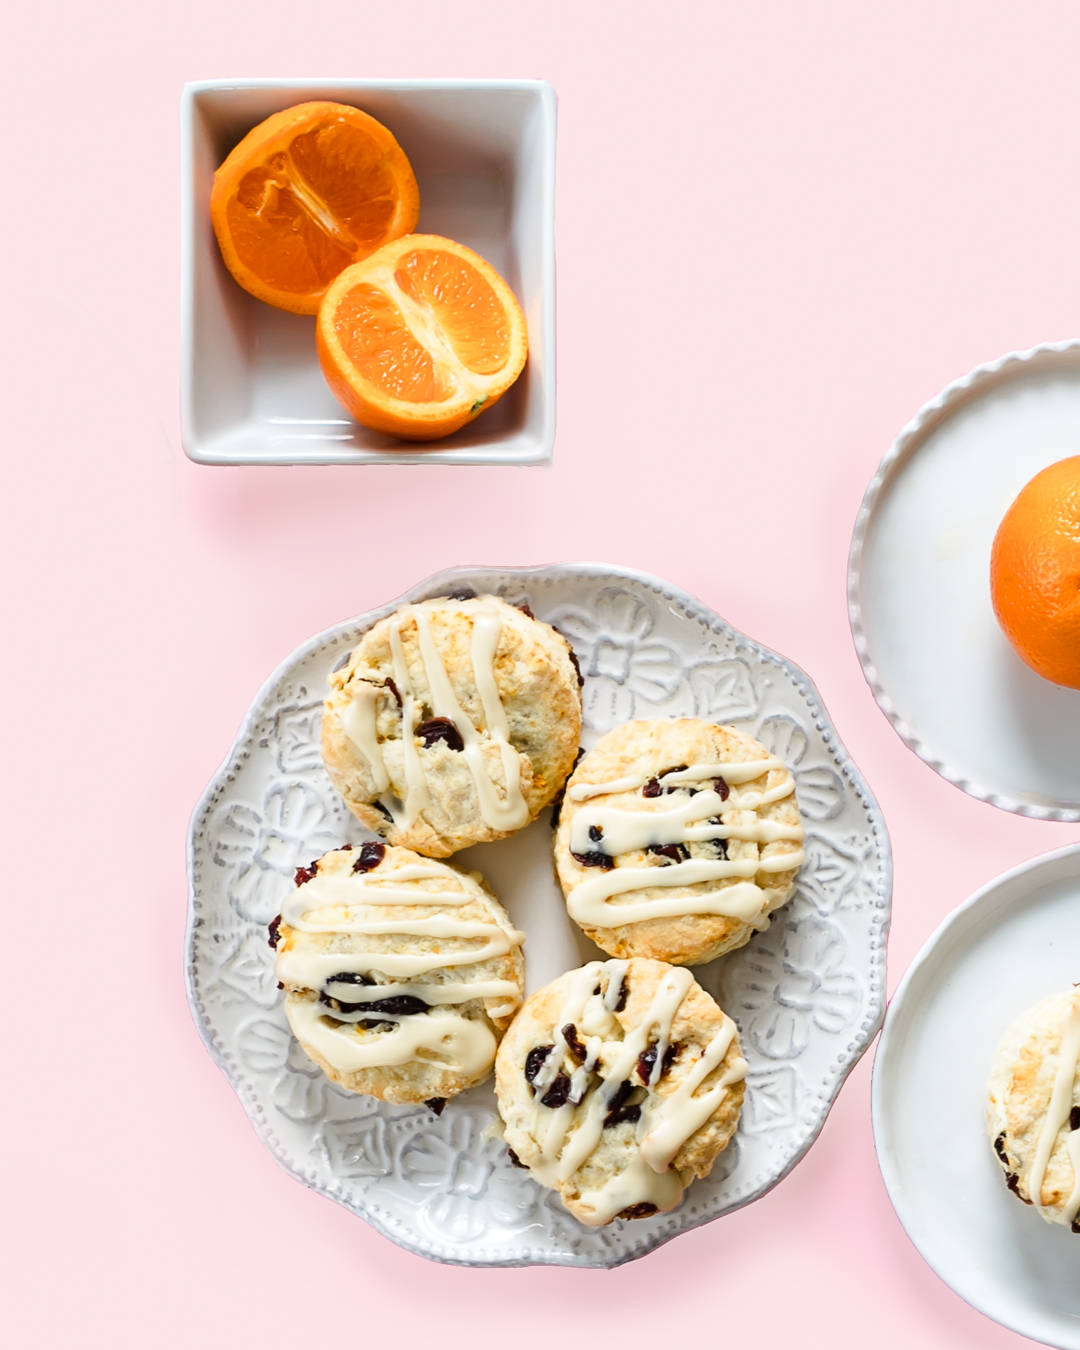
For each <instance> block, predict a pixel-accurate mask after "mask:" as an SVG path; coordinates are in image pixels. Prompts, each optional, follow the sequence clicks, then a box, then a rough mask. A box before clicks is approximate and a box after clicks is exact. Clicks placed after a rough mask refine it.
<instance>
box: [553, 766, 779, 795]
mask: <svg viewBox="0 0 1080 1350" xmlns="http://www.w3.org/2000/svg"><path fill="white" fill-rule="evenodd" d="M770 769H785V765H784V763H783V761H782V760H779V759H776V758H774V756H772V755H770V756H769V758H768V759H748V760H742V761H737V760H733V761H732V762H731V763H730V764H691V765H690V766H689V768H686V769H680V770H679V771H678V772H677V773H665V774H663V775H661V777H660V779H659V782H660V786H661V787H681V786H684V785H686V784H690V783H700V782H702V781H703V780H704V779H706V778H723V780H724V782H725V783H727V784H728V786H729V787H739V786H741V785H742V784H743V783H752V782H753V780H754V779H755V778H760V777H761V775H762V774H763V773H768V772H769V770H770ZM785 772H786V769H785ZM653 777H655V775H654V774H651V773H634V774H628V775H627V776H626V777H625V778H613V779H612V780H611V781H610V782H608V783H575V784H574V785H573V787H571V788H569V789H568V790H567V793H566V795H567V796H568V797H569V798H570V800H571V801H572V802H584V801H588V800H589V799H590V798H591V797H611V796H614V795H615V793H616V792H635V791H637V789H638V788H640V787H644V786H645V784H646V783H647V782H648V781H649V779H650V778H653ZM788 777H789V778H790V777H791V775H790V774H788ZM780 786H785V788H786V790H785V791H784V792H783V793H782V794H781V795H782V796H784V797H787V796H789V795H790V794H791V793H792V792H794V790H795V781H794V779H792V780H791V784H790V786H787V784H786V780H785V784H782V785H780ZM770 791H775V789H770ZM770 800H772V801H779V800H780V797H771V798H770Z"/></svg>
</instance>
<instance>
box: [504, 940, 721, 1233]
mask: <svg viewBox="0 0 1080 1350" xmlns="http://www.w3.org/2000/svg"><path fill="white" fill-rule="evenodd" d="M626 969H627V962H625V961H607V962H600V961H593V962H590V963H589V964H588V965H587V966H583V967H582V968H581V970H578V971H575V972H574V977H573V979H572V980H571V982H570V986H569V988H568V990H567V994H566V998H565V999H564V1002H563V1006H562V1008H561V1010H560V1013H559V1018H558V1026H557V1027H556V1028H555V1044H554V1048H553V1049H552V1051H551V1052H550V1053H549V1054H548V1056H547V1058H546V1059H545V1061H544V1063H543V1064H542V1065H541V1067H540V1070H539V1072H538V1073H537V1074H536V1076H535V1078H534V1080H533V1084H532V1088H533V1103H532V1117H531V1122H530V1133H531V1134H532V1137H533V1138H534V1139H536V1140H537V1141H538V1142H539V1143H540V1158H539V1160H538V1161H537V1162H535V1163H533V1164H532V1166H533V1170H534V1171H535V1172H536V1173H537V1175H538V1176H539V1177H540V1179H541V1180H542V1181H544V1182H545V1184H547V1185H548V1186H553V1187H557V1186H558V1185H559V1183H564V1184H565V1183H566V1182H567V1181H569V1180H570V1179H571V1178H572V1177H573V1176H574V1174H575V1173H576V1172H577V1171H578V1170H579V1169H580V1168H581V1167H582V1166H583V1165H584V1164H585V1163H586V1162H587V1161H588V1159H589V1158H590V1157H591V1156H592V1154H593V1153H594V1152H595V1150H596V1148H597V1146H598V1145H599V1143H600V1140H601V1138H602V1136H603V1131H604V1120H605V1118H606V1116H607V1114H608V1112H609V1110H610V1107H611V1103H612V1101H613V1100H614V1098H615V1095H616V1093H617V1092H618V1091H619V1088H620V1086H621V1085H622V1084H623V1083H624V1082H626V1081H628V1080H629V1078H630V1075H631V1074H632V1073H633V1071H634V1069H635V1068H636V1067H637V1065H638V1060H639V1058H640V1056H641V1054H642V1052H643V1051H644V1050H645V1049H647V1048H648V1046H649V1044H650V1042H651V1040H652V1039H653V1032H655V1033H656V1037H655V1044H656V1058H655V1060H654V1063H653V1069H652V1072H651V1074H650V1079H649V1085H650V1088H651V1087H653V1086H655V1084H656V1083H657V1082H658V1081H659V1078H660V1076H661V1075H662V1073H663V1059H664V1053H665V1051H666V1050H667V1048H668V1045H669V1044H670V1039H671V1028H672V1024H673V1022H674V1020H675V1017H676V1015H677V1013H678V1010H679V1007H680V1006H681V1004H682V1002H683V999H684V998H685V997H686V995H687V993H688V992H689V990H690V988H691V986H692V985H693V984H694V977H693V976H692V975H691V974H690V972H689V971H688V970H685V969H683V968H681V967H675V968H673V969H671V970H669V971H668V972H667V974H666V975H665V976H664V978H663V979H662V980H661V982H660V985H659V987H658V988H657V990H656V993H655V994H654V996H653V999H652V1002H651V1003H650V1005H649V1008H648V1009H647V1011H646V1013H645V1015H644V1017H643V1018H642V1019H641V1021H640V1022H639V1024H638V1025H637V1026H636V1027H634V1028H633V1029H632V1030H631V1031H630V1032H628V1033H627V1034H626V1036H625V1038H624V1039H623V1040H622V1042H621V1043H620V1044H619V1045H618V1047H617V1049H616V1052H615V1054H614V1056H613V1058H612V1060H611V1062H610V1063H609V1064H608V1065H607V1066H606V1067H605V1070H604V1078H603V1080H602V1081H601V1082H600V1084H599V1085H598V1086H597V1087H596V1088H595V1089H594V1090H593V1091H592V1092H591V1093H590V1094H588V1095H586V1093H587V1079H588V1070H589V1069H590V1068H592V1067H593V1066H594V1065H595V1064H596V1063H597V1062H598V1060H599V1053H600V1047H599V1046H594V1044H593V1042H592V1041H591V1040H590V1041H589V1042H588V1043H587V1046H586V1049H587V1057H586V1061H585V1064H584V1065H582V1066H580V1067H579V1068H577V1069H576V1070H575V1072H574V1074H573V1075H572V1077H571V1080H570V1094H569V1100H568V1102H567V1104H566V1105H564V1106H560V1107H556V1108H554V1109H552V1108H546V1107H544V1106H543V1105H542V1104H541V1099H542V1098H543V1096H544V1095H545V1093H546V1092H547V1090H548V1088H549V1087H550V1085H551V1084H552V1083H553V1082H554V1080H555V1078H556V1077H557V1076H558V1074H559V1072H560V1070H561V1068H562V1064H563V1059H564V1055H565V1052H566V1049H567V1045H566V1041H565V1038H564V1037H563V1030H562V1029H563V1027H565V1026H566V1025H568V1024H573V1025H575V1026H576V1027H577V1028H578V1031H579V1032H580V1031H581V1029H582V1027H583V1026H585V1025H586V1024H587V1023H588V1022H589V1020H590V1014H592V1015H594V1016H595V1013H596V1008H598V1009H599V1011H600V1013H601V1015H602V1016H603V1017H607V1018H610V1019H611V1021H612V1028H613V1027H614V1017H613V1015H612V1013H613V1009H614V1008H615V1006H616V1005H617V1003H618V1001H619V996H620V994H621V992H622V984H623V980H624V978H625V973H626ZM605 973H606V975H607V981H608V983H607V988H606V990H604V991H603V993H602V994H596V993H594V992H593V991H594V990H595V989H596V987H597V985H598V983H601V976H602V975H603V974H605ZM592 1005H596V1007H595V1008H594V1007H593V1006H592ZM734 1037H735V1024H734V1023H733V1022H732V1021H731V1019H730V1018H729V1017H727V1016H725V1017H724V1022H723V1025H722V1026H721V1028H720V1030H719V1031H718V1032H717V1033H716V1035H715V1036H714V1037H713V1038H712V1039H711V1040H710V1042H709V1043H708V1045H706V1047H705V1049H704V1051H703V1052H702V1055H701V1057H700V1059H699V1060H698V1061H697V1062H696V1063H695V1064H694V1065H693V1067H692V1068H691V1070H690V1071H689V1073H688V1074H687V1076H686V1078H685V1079H684V1081H683V1083H682V1084H680V1086H679V1087H678V1088H677V1089H676V1090H675V1092H673V1093H672V1094H671V1095H670V1096H668V1097H664V1098H661V1097H658V1096H656V1095H654V1094H653V1093H652V1092H650V1094H649V1097H648V1099H647V1100H646V1101H645V1102H644V1103H642V1105H641V1116H640V1119H639V1121H638V1125H637V1130H636V1140H637V1149H636V1150H635V1152H634V1153H633V1154H632V1155H631V1158H630V1161H629V1164H628V1166H627V1167H625V1168H623V1169H621V1170H620V1171H619V1172H618V1173H617V1174H615V1175H614V1176H612V1177H611V1178H610V1179H609V1180H608V1181H607V1182H606V1183H605V1184H604V1185H603V1187H601V1188H599V1189H596V1190H593V1191H588V1190H583V1191H582V1192H581V1193H580V1195H579V1205H580V1207H581V1208H583V1209H585V1210H587V1211H588V1213H587V1215H586V1216H584V1218H583V1221H584V1222H585V1223H588V1224H593V1225H598V1224H604V1223H608V1222H610V1220H611V1219H613V1218H614V1217H615V1215H616V1214H618V1213H619V1212H620V1211H621V1210H623V1209H626V1208H628V1207H629V1206H631V1205H637V1204H641V1203H643V1202H651V1203H652V1204H654V1205H656V1207H657V1209H658V1210H659V1211H661V1212H662V1211H664V1210H668V1209H671V1208H672V1207H673V1206H674V1205H675V1204H676V1203H677V1202H678V1199H679V1196H680V1195H681V1194H682V1191H683V1189H684V1186H685V1178H684V1177H682V1176H680V1175H679V1174H678V1173H675V1172H672V1171H671V1170H670V1167H671V1161H672V1159H673V1158H674V1157H675V1155H676V1154H677V1153H678V1151H679V1149H680V1148H681V1147H682V1146H683V1144H684V1143H685V1142H686V1140H687V1139H689V1138H690V1136H691V1135H692V1134H693V1133H694V1132H695V1131H696V1130H698V1129H700V1128H701V1126H702V1125H703V1124H704V1123H705V1121H706V1120H707V1119H708V1118H709V1116H711V1115H712V1114H713V1112H714V1111H715V1110H716V1108H717V1107H718V1106H719V1104H720V1102H721V1101H722V1100H723V1098H724V1096H725V1094H726V1093H727V1092H728V1091H729V1089H730V1088H731V1086H732V1084H734V1083H736V1082H738V1081H740V1080H741V1079H742V1078H744V1077H745V1075H746V1069H747V1064H746V1061H745V1060H744V1059H742V1058H741V1057H737V1058H736V1059H734V1060H733V1062H732V1063H731V1065H730V1066H729V1068H728V1070H727V1072H726V1073H725V1074H724V1075H723V1076H722V1078H721V1079H720V1080H719V1081H718V1082H717V1083H715V1084H714V1085H713V1086H712V1087H711V1088H709V1090H708V1091H707V1092H705V1093H703V1094H701V1095H700V1096H698V1097H695V1096H694V1092H695V1091H696V1090H697V1089H698V1088H699V1087H700V1086H701V1084H702V1083H703V1082H704V1080H705V1078H706V1077H707V1076H708V1075H709V1074H710V1073H711V1072H712V1071H713V1070H714V1069H715V1068H717V1067H718V1066H719V1065H720V1064H721V1063H722V1062H723V1060H724V1057H725V1055H727V1053H728V1051H729V1050H730V1048H731V1043H732V1041H733V1039H734ZM583 1098H584V1099H585V1100H584V1106H583V1113H582V1114H581V1115H580V1116H579V1114H578V1106H579V1105H581V1104H582V1099H583ZM545 1114H546V1115H547V1116H548V1119H547V1120H546V1121H545V1120H544V1115H545ZM575 1121H576V1124H577V1127H576V1129H574V1130H573V1132H572V1133H571V1132H570V1129H571V1126H572V1125H573V1124H574V1123H575Z"/></svg>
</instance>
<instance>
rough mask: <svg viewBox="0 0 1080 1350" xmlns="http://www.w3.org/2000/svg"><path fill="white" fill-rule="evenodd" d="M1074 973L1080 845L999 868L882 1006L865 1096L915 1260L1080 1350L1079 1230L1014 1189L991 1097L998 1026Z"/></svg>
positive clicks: (995, 1311)
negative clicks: (1021, 1199) (995, 1133)
mask: <svg viewBox="0 0 1080 1350" xmlns="http://www.w3.org/2000/svg"><path fill="white" fill-rule="evenodd" d="M1078 978H1080V843H1078V844H1071V845H1069V846H1068V847H1066V848H1062V849H1057V850H1055V851H1054V852H1053V853H1044V854H1042V855H1041V856H1039V857H1037V858H1032V859H1031V860H1030V861H1028V862H1026V863H1021V864H1020V866H1019V867H1014V868H1012V869H1011V870H1010V871H1008V872H1003V873H1002V874H1001V875H1000V876H998V877H995V878H994V880H993V881H991V882H988V883H987V884H986V885H985V886H982V887H981V888H980V889H979V890H977V891H976V892H975V894H974V895H972V896H971V897H970V898H969V899H968V900H966V901H965V902H964V903H963V904H962V905H960V906H959V907H958V908H957V909H954V910H953V912H952V913H951V914H950V915H949V916H948V918H947V919H946V920H945V921H944V923H942V924H941V926H940V927H939V928H938V929H937V930H936V931H935V932H934V933H933V934H932V935H931V937H930V938H929V939H928V940H927V942H926V944H925V945H924V946H923V948H922V950H921V951H920V952H919V954H918V956H916V958H915V960H914V961H913V962H912V963H911V965H910V967H909V968H908V970H907V973H906V974H905V975H904V978H903V980H901V982H900V985H899V987H898V988H897V990H896V993H895V994H894V995H893V998H892V1002H891V1003H890V1004H889V1011H888V1015H887V1016H886V1018H885V1026H884V1029H883V1031H882V1033H881V1041H880V1042H879V1044H878V1049H877V1055H876V1058H875V1062H874V1079H873V1091H872V1112H873V1122H874V1144H875V1147H876V1149H877V1155H878V1164H879V1166H880V1168H881V1175H882V1177H883V1178H884V1181H885V1188H886V1190H887V1191H888V1193H889V1199H890V1200H891V1201H892V1204H893V1208H894V1209H895V1210H896V1214H897V1217H898V1218H899V1220H900V1222H901V1223H902V1224H903V1226H904V1228H905V1230H906V1231H907V1235H908V1237H909V1238H910V1239H911V1241H912V1243H913V1244H914V1245H915V1247H916V1249H917V1250H918V1252H919V1254H920V1255H921V1256H922V1257H923V1259H924V1260H925V1261H926V1263H927V1264H928V1265H929V1266H930V1268H931V1269H932V1270H933V1271H935V1272H936V1274H937V1275H938V1276H940V1278H941V1279H942V1280H944V1282H945V1283H946V1284H947V1285H948V1286H949V1287H950V1289H952V1290H954V1291H955V1292H956V1293H957V1294H959V1295H960V1297H961V1298H962V1299H964V1300H965V1301H966V1302H967V1303H970V1304H971V1306H972V1307H973V1308H976V1309H977V1310H978V1311H979V1312H981V1313H984V1314H985V1315H986V1316H987V1317H989V1318H992V1319H993V1320H994V1321H995V1322H1000V1323H1001V1325H1002V1326H1006V1327H1009V1328H1011V1330H1013V1331H1018V1332H1019V1333H1020V1334H1021V1335H1022V1336H1030V1337H1031V1338H1032V1339H1033V1340H1037V1341H1042V1342H1044V1343H1045V1344H1047V1345H1053V1346H1058V1347H1061V1350H1080V1297H1078V1294H1077V1280H1076V1270H1077V1260H1078V1258H1080V1238H1077V1237H1076V1236H1074V1235H1073V1234H1072V1233H1070V1232H1069V1231H1068V1229H1067V1228H1062V1227H1057V1226H1052V1225H1050V1224H1047V1223H1044V1222H1043V1220H1042V1219H1040V1218H1039V1217H1038V1215H1036V1214H1034V1213H1033V1212H1032V1211H1031V1210H1030V1209H1029V1208H1028V1207H1027V1206H1025V1205H1021V1204H1018V1203H1017V1201H1016V1200H1015V1198H1014V1197H1013V1196H1012V1195H1010V1194H1009V1192H1008V1190H1007V1189H1006V1187H1005V1184H1004V1179H1003V1177H1002V1173H1001V1168H1000V1166H999V1165H998V1162H997V1159H996V1158H995V1157H994V1155H993V1150H992V1149H991V1146H990V1140H989V1138H988V1137H987V1133H986V1124H985V1110H986V1105H985V1104H986V1085H987V1081H988V1079H989V1077H990V1064H991V1060H992V1058H993V1054H994V1050H995V1048H996V1046H997V1043H998V1041H999V1039H1000V1037H1001V1035H1002V1033H1003V1032H1004V1030H1005V1028H1006V1027H1007V1026H1008V1025H1009V1023H1011V1022H1012V1021H1013V1019H1014V1018H1016V1017H1018V1016H1019V1015H1020V1014H1021V1013H1022V1012H1024V1010H1025V1009H1027V1008H1030V1007H1032V1006H1034V1004H1036V1003H1037V1002H1039V1000H1040V999H1043V998H1046V997H1048V996H1049V995H1051V994H1054V993H1056V992H1057V991H1058V990H1059V989H1062V988H1066V987H1067V986H1068V985H1069V984H1070V983H1071V982H1072V981H1073V980H1075V979H1078ZM1068 1290H1071V1291H1072V1306H1071V1308H1068V1307H1061V1306H1058V1307H1056V1308H1055V1307H1054V1306H1053V1304H1054V1302H1055V1300H1057V1301H1059V1302H1063V1301H1064V1300H1065V1299H1066V1298H1067V1297H1068V1294H1067V1292H1065V1291H1068Z"/></svg>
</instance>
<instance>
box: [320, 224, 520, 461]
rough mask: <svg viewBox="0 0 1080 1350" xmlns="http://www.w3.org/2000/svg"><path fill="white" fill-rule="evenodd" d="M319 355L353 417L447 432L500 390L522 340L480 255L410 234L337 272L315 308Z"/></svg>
mask: <svg viewBox="0 0 1080 1350" xmlns="http://www.w3.org/2000/svg"><path fill="white" fill-rule="evenodd" d="M316 341H317V346H318V351H319V361H320V362H321V364H322V368H323V374H324V375H325V376H326V380H327V383H328V384H329V385H330V388H331V389H332V390H333V391H334V393H335V395H336V396H337V398H338V400H339V401H340V402H341V404H342V405H343V406H344V407H345V408H347V409H348V411H349V412H350V413H352V415H353V416H354V417H355V418H356V420H357V421H358V422H361V423H363V425H364V426H367V427H371V428H372V429H373V430H375V431H382V432H385V433H386V434H388V435H390V436H402V437H404V438H405V439H406V440H414V441H430V440H435V439H437V438H438V437H440V436H449V435H450V433H451V432H453V431H457V430H458V428H459V427H462V426H464V425H465V423H466V422H470V421H472V419H473V418H474V417H478V416H479V415H480V413H481V412H484V411H486V410H487V409H488V408H490V407H491V406H492V405H493V404H495V403H497V402H498V400H499V399H500V398H501V397H502V396H503V394H505V393H506V391H507V389H509V388H510V386H511V385H512V384H513V383H514V381H515V380H516V379H517V377H518V376H519V375H520V374H521V371H522V368H523V367H524V365H525V359H526V357H527V355H528V350H529V343H528V335H527V333H526V329H525V316H524V315H523V314H522V312H521V306H520V305H519V304H518V302H517V300H516V299H515V297H514V293H513V291H511V289H510V287H509V286H508V285H507V284H506V282H505V281H504V280H503V279H502V277H501V276H499V274H498V272H496V271H495V269H494V268H493V267H492V266H490V264H488V263H486V262H485V261H484V259H483V258H481V257H480V255H479V254H477V253H474V252H473V251H472V249H469V248H466V247H465V246H464V245H463V244H457V243H455V242H454V241H453V240H452V239H443V238H441V237H440V236H439V235H435V234H412V235H408V236H406V238H404V239H398V240H395V241H394V242H393V243H390V244H386V245H385V246H384V247H383V248H381V249H379V251H378V252H377V253H373V254H372V255H371V257H370V258H367V259H366V260H365V261H364V262H359V263H356V264H355V265H354V266H352V267H350V268H348V269H346V271H344V272H342V273H341V275H340V276H339V277H338V278H337V280H336V281H335V282H334V283H333V285H332V286H331V287H330V289H329V290H328V291H327V293H326V297H325V299H324V300H323V302H322V305H321V306H320V307H319V319H318V324H317V326H316Z"/></svg>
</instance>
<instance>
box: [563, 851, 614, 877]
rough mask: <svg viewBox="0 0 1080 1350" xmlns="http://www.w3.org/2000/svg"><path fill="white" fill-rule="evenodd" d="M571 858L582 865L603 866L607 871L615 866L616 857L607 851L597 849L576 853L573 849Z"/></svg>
mask: <svg viewBox="0 0 1080 1350" xmlns="http://www.w3.org/2000/svg"><path fill="white" fill-rule="evenodd" d="M570 856H571V858H573V860H574V861H575V862H577V863H580V864H581V865H582V867H602V868H603V869H604V871H605V872H609V871H610V870H611V869H612V868H613V867H614V866H615V859H614V858H611V857H609V856H608V854H606V853H600V852H599V851H597V850H595V849H590V851H589V852H588V853H574V852H573V851H571V853H570Z"/></svg>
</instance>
